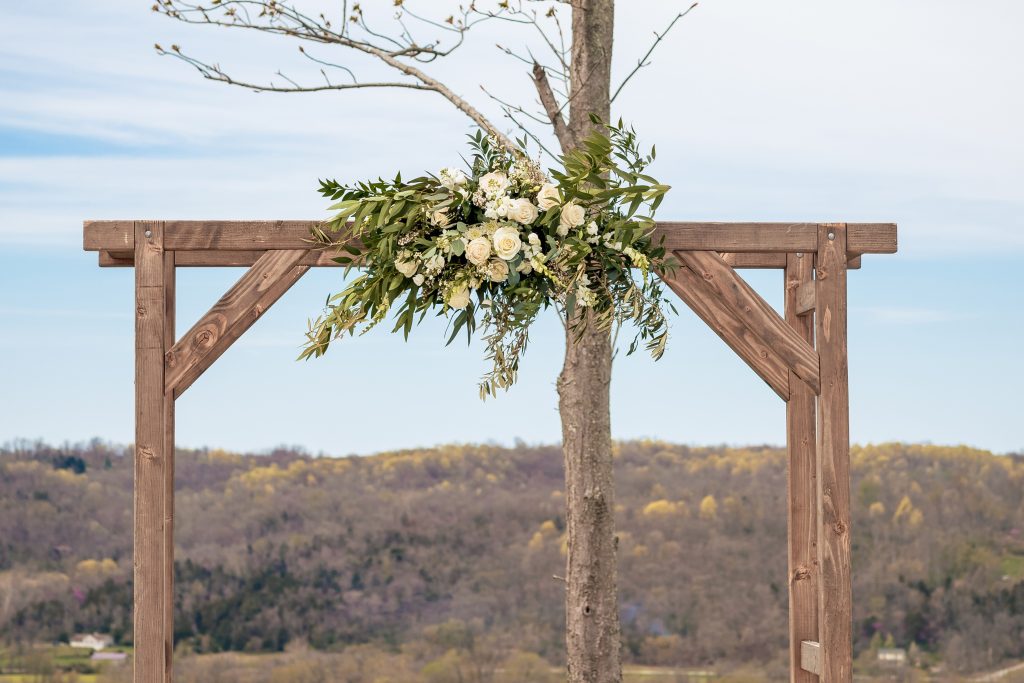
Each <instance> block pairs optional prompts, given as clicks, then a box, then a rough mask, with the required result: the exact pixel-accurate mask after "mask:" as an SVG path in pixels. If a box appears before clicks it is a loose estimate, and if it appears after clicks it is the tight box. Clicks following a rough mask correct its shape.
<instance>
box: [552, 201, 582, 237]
mask: <svg viewBox="0 0 1024 683" xmlns="http://www.w3.org/2000/svg"><path fill="white" fill-rule="evenodd" d="M584 220H586V212H585V211H584V210H583V207H582V206H580V205H579V204H577V203H576V202H569V203H568V204H566V205H565V206H563V207H562V214H561V215H560V216H559V217H558V227H559V228H560V229H559V231H558V234H559V235H562V236H563V237H564V236H565V235H566V234H568V233H569V228H578V227H579V226H581V225H583V221H584ZM561 228H565V233H563V232H562V231H561Z"/></svg>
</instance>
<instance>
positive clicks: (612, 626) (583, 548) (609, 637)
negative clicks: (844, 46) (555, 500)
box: [558, 0, 622, 683]
mask: <svg viewBox="0 0 1024 683" xmlns="http://www.w3.org/2000/svg"><path fill="white" fill-rule="evenodd" d="M614 4H615V3H614V0H576V1H575V2H574V3H573V10H572V66H571V86H570V92H571V98H572V99H571V103H570V111H569V124H568V128H569V133H570V135H571V137H572V139H573V141H575V142H578V141H580V140H581V139H582V138H583V137H585V136H586V134H587V133H588V132H590V130H591V129H592V128H593V124H592V123H591V121H590V115H591V114H596V115H597V116H598V117H600V119H601V120H602V121H608V119H609V115H610V110H611V104H610V101H609V97H610V92H611V56H612V32H613V26H614ZM563 151H568V150H563ZM582 314H585V312H584V311H582V310H579V312H578V313H577V315H582ZM571 327H572V326H571V325H567V327H566V340H565V365H564V367H563V368H562V373H561V375H559V378H558V397H559V400H558V407H559V413H560V415H561V418H562V451H563V455H564V458H565V491H566V527H567V531H568V558H567V560H566V594H565V614H566V636H565V641H566V661H567V667H568V680H569V683H621V681H622V662H621V659H620V650H621V638H620V629H619V600H618V568H617V565H616V563H617V558H616V549H617V545H618V541H617V539H616V537H615V519H614V513H615V491H614V486H613V481H612V434H611V411H610V407H609V400H610V397H609V388H610V385H611V370H612V346H611V336H610V332H609V331H608V330H599V329H597V327H596V326H595V325H591V326H588V327H587V330H586V332H585V333H584V334H583V336H582V338H580V339H579V340H576V339H574V336H575V335H574V334H573V333H572V332H571Z"/></svg>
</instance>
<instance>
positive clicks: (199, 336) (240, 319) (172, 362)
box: [164, 249, 309, 398]
mask: <svg viewBox="0 0 1024 683" xmlns="http://www.w3.org/2000/svg"><path fill="white" fill-rule="evenodd" d="M305 254H306V252H305V251H302V250H301V249H292V250H275V251H268V252H266V253H264V254H263V256H261V257H260V258H259V260H258V261H256V263H255V264H254V265H253V266H252V267H251V268H250V269H249V270H247V271H246V272H245V274H244V275H243V276H242V277H241V279H239V280H238V282H236V283H235V284H234V285H233V286H232V287H231V289H229V290H228V291H227V293H226V294H224V296H222V297H221V298H220V300H219V301H217V303H216V304H214V305H213V307H212V308H211V309H210V310H209V311H208V312H207V313H206V315H204V316H203V317H202V318H200V319H199V321H198V322H197V323H196V324H195V325H193V326H192V329H190V330H189V331H188V332H187V333H185V336H183V337H182V338H181V339H179V340H178V342H177V343H176V344H175V345H174V346H173V347H171V349H170V351H168V352H167V354H166V356H165V358H164V361H165V365H166V368H165V372H164V383H165V389H166V391H167V392H168V393H172V394H173V396H174V398H178V396H180V395H181V394H182V393H183V392H184V391H185V390H186V389H188V388H189V387H190V386H192V383H193V382H195V381H196V380H197V379H198V378H199V376H200V375H202V374H203V373H204V372H206V370H207V369H208V368H209V367H210V366H211V365H213V362H214V361H215V360H217V359H218V358H220V356H221V354H223V353H224V352H225V351H226V350H227V349H228V347H230V346H231V344H233V343H234V342H235V340H237V339H238V338H239V337H241V336H242V333H243V332H245V331H246V330H247V329H249V328H250V327H252V324H253V323H255V322H256V321H257V320H258V319H259V317H260V316H261V315H263V313H265V312H266V310H267V309H268V308H270V307H271V306H272V305H273V304H274V302H276V301H277V300H278V299H280V298H281V296H282V295H283V294H284V293H285V292H287V291H288V289H290V288H291V286H292V285H293V284H295V282H297V281H298V279H299V278H301V277H302V276H303V275H305V273H306V271H307V270H309V266H303V265H298V263H299V261H301V260H302V258H303V256H304V255H305Z"/></svg>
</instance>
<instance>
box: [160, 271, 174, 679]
mask: <svg viewBox="0 0 1024 683" xmlns="http://www.w3.org/2000/svg"><path fill="white" fill-rule="evenodd" d="M175 270H176V269H175V267H174V252H173V251H164V344H163V348H164V351H166V350H167V349H169V348H171V347H172V346H174V340H175V339H177V337H175V335H174V319H175V313H176V310H175V309H176V305H175V288H176V278H175ZM163 427H164V458H165V461H166V466H165V467H164V683H173V670H174V662H173V659H174V461H175V454H174V395H173V394H172V393H170V392H168V391H164V425H163Z"/></svg>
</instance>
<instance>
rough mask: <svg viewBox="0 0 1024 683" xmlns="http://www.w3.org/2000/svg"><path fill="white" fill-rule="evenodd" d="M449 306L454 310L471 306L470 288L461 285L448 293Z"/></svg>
mask: <svg viewBox="0 0 1024 683" xmlns="http://www.w3.org/2000/svg"><path fill="white" fill-rule="evenodd" d="M448 305H449V306H451V307H452V308H465V307H466V306H468V305H469V288H468V287H466V285H459V286H458V287H455V288H454V289H452V290H451V291H450V292H448Z"/></svg>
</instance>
